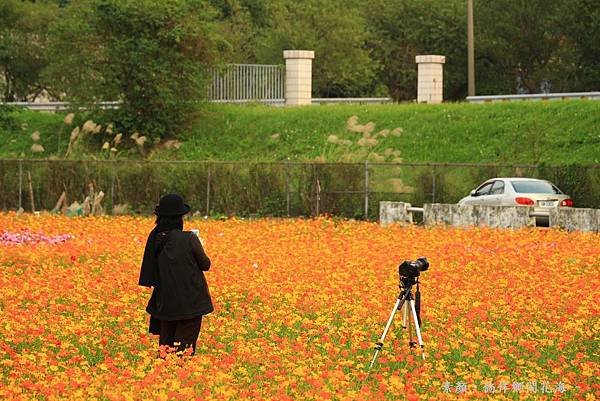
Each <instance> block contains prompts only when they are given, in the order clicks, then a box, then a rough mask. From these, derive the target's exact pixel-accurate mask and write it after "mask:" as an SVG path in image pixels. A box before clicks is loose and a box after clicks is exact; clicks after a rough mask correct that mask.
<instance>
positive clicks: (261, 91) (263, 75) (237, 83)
mask: <svg viewBox="0 0 600 401" xmlns="http://www.w3.org/2000/svg"><path fill="white" fill-rule="evenodd" d="M207 72H208V76H209V86H208V99H209V100H210V101H212V102H218V103H245V102H261V103H283V102H284V90H285V67H284V66H283V65H260V64H228V65H226V66H225V67H222V68H218V67H213V68H209V69H208V71H207Z"/></svg>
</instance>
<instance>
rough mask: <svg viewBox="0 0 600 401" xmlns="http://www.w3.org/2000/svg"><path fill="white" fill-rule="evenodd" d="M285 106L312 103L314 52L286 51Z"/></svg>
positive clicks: (284, 54)
mask: <svg viewBox="0 0 600 401" xmlns="http://www.w3.org/2000/svg"><path fill="white" fill-rule="evenodd" d="M283 58H284V59H285V105H286V106H298V105H305V104H311V103H312V60H313V58H315V52H314V51H312V50H284V51H283Z"/></svg>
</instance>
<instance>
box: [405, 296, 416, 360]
mask: <svg viewBox="0 0 600 401" xmlns="http://www.w3.org/2000/svg"><path fill="white" fill-rule="evenodd" d="M410 303H412V301H411V300H410V299H409V300H408V302H407V303H406V304H405V305H404V307H405V308H406V311H408V309H409V308H410V306H409V304H410ZM411 321H412V317H408V347H409V348H415V347H416V346H417V343H416V342H415V340H414V338H413V332H412V323H411Z"/></svg>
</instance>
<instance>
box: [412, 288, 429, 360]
mask: <svg viewBox="0 0 600 401" xmlns="http://www.w3.org/2000/svg"><path fill="white" fill-rule="evenodd" d="M409 303H410V309H411V310H412V316H413V323H414V324H415V331H416V333H417V340H418V341H419V345H420V346H421V356H422V357H423V360H425V344H423V338H422V337H421V327H420V326H419V319H418V317H417V310H416V309H415V301H413V300H412V299H411V300H410V301H409Z"/></svg>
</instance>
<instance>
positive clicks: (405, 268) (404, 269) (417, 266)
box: [398, 257, 429, 287]
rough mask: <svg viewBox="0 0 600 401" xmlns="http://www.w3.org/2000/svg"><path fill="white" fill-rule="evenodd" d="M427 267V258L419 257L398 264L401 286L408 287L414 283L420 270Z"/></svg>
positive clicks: (424, 269) (422, 270)
mask: <svg viewBox="0 0 600 401" xmlns="http://www.w3.org/2000/svg"><path fill="white" fill-rule="evenodd" d="M427 269H429V262H428V261H427V258H424V257H420V258H418V259H417V260H415V261H411V260H405V261H404V262H402V263H400V266H398V275H399V276H400V282H401V283H402V286H403V287H409V286H411V285H413V284H415V283H416V278H417V277H419V275H420V274H421V272H424V271H426V270H427Z"/></svg>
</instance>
